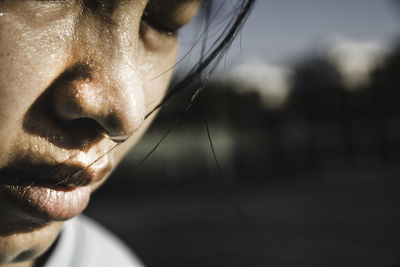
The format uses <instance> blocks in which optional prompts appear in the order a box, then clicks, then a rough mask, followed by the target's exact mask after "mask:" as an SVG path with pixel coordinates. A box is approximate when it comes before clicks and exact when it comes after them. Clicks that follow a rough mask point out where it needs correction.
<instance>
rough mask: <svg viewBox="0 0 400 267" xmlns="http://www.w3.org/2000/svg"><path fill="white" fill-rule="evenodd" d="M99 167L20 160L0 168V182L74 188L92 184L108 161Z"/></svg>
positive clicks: (106, 167)
mask: <svg viewBox="0 0 400 267" xmlns="http://www.w3.org/2000/svg"><path fill="white" fill-rule="evenodd" d="M106 160H107V164H104V165H103V166H101V167H100V168H94V167H93V165H92V164H89V165H86V166H85V165H84V164H82V163H68V164H65V163H59V164H47V163H43V164H32V163H30V162H22V163H21V162H20V163H19V164H18V165H16V166H13V167H6V168H4V169H1V170H0V183H1V184H6V185H25V186H29V185H40V186H45V187H49V188H74V187H77V186H85V185H89V184H93V183H95V182H97V181H98V180H100V179H101V178H102V176H103V174H104V172H105V171H107V170H108V169H109V168H110V162H109V161H108V159H106Z"/></svg>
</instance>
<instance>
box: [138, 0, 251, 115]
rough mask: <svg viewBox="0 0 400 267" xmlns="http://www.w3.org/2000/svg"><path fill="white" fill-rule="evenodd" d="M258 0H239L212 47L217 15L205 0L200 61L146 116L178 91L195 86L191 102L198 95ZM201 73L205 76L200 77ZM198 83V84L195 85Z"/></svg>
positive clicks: (210, 1)
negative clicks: (211, 34) (209, 41)
mask: <svg viewBox="0 0 400 267" xmlns="http://www.w3.org/2000/svg"><path fill="white" fill-rule="evenodd" d="M255 1H256V0H243V1H238V3H237V4H236V5H235V6H234V7H233V8H232V9H234V10H235V12H236V13H234V16H232V18H231V19H229V20H228V21H227V26H226V27H224V28H223V29H222V32H223V33H222V34H221V35H220V36H219V37H218V38H216V40H215V42H214V43H213V44H211V45H210V47H209V48H208V49H207V48H206V46H207V45H206V43H207V35H208V31H209V28H210V26H211V23H212V22H213V21H214V20H215V17H214V18H213V17H211V14H212V6H213V3H212V2H213V1H212V0H204V1H203V7H204V10H203V12H204V14H203V16H204V19H205V24H204V31H203V32H202V37H203V40H202V41H203V42H202V48H201V50H202V51H201V55H200V59H199V60H198V62H197V63H196V64H195V65H194V66H193V67H192V68H191V69H190V70H189V72H188V73H187V74H186V76H185V77H184V78H183V79H181V80H180V81H179V82H177V83H176V84H175V85H174V86H173V87H172V88H171V89H170V90H169V91H168V93H167V95H166V96H165V97H164V98H163V100H162V101H161V103H159V104H158V105H157V106H156V107H155V108H154V109H153V110H151V111H150V112H149V113H148V114H146V118H147V117H148V116H150V115H151V114H152V113H153V112H154V111H155V110H157V109H159V108H160V107H162V106H163V105H164V104H165V103H166V102H168V101H169V100H170V99H171V98H172V97H173V96H174V95H176V94H177V93H178V92H180V91H182V90H184V89H187V88H193V87H195V88H196V89H195V90H194V92H193V94H192V98H191V102H192V101H193V100H194V99H195V98H196V97H197V96H198V94H199V93H200V91H201V89H202V88H203V86H204V84H205V83H206V82H207V80H208V78H209V76H210V75H211V73H212V72H213V70H214V69H215V68H216V66H217V65H218V63H219V62H220V61H221V59H222V58H223V57H224V56H225V55H226V53H227V52H228V50H229V48H230V46H231V44H232V42H233V40H234V39H235V37H236V36H237V35H238V33H239V32H240V30H241V29H242V26H243V24H244V23H245V21H246V20H247V18H248V16H249V14H250V12H251V10H252V8H253V6H254V3H255ZM225 2H226V1H221V2H220V6H219V7H222V6H223V5H224V4H225ZM216 15H218V11H216ZM208 67H210V70H209V71H208V72H207V73H204V71H205V70H206V69H207V68H208ZM201 75H203V76H204V78H199V77H200V76H201ZM195 85H196V86H195Z"/></svg>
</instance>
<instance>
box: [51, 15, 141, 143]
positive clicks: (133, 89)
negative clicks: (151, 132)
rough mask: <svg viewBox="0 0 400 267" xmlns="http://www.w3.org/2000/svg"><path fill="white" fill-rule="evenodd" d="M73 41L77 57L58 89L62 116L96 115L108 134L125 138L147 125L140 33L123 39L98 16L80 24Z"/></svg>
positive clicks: (58, 110) (55, 101)
mask: <svg viewBox="0 0 400 267" xmlns="http://www.w3.org/2000/svg"><path fill="white" fill-rule="evenodd" d="M80 25H82V26H77V27H80V28H78V29H76V32H77V36H76V37H75V38H74V43H73V45H72V52H71V54H73V60H71V63H70V66H72V67H70V68H69V69H68V70H66V71H65V72H64V78H62V79H61V82H59V83H58V86H56V87H55V88H54V91H53V92H52V103H53V108H54V110H55V113H56V115H57V116H58V117H59V118H62V119H65V120H77V119H91V120H93V121H95V122H96V123H97V124H98V125H100V126H101V128H102V130H103V131H104V134H106V135H108V136H109V138H110V139H112V140H114V141H115V142H122V141H124V140H126V139H127V138H128V137H129V136H130V135H132V134H133V133H134V132H135V131H136V130H137V129H138V128H139V127H140V126H141V124H142V122H143V120H144V116H145V100H144V92H143V87H142V83H141V79H140V77H139V75H138V71H137V68H136V64H135V60H134V59H135V49H134V47H135V45H132V43H134V40H135V36H134V35H135V32H136V31H131V33H133V34H131V35H132V36H128V37H127V36H125V35H123V36H122V37H121V36H120V34H119V29H118V27H116V26H115V25H114V27H113V28H112V29H111V30H110V29H108V28H106V27H104V24H99V23H98V21H96V20H92V21H90V20H88V21H85V22H84V23H80Z"/></svg>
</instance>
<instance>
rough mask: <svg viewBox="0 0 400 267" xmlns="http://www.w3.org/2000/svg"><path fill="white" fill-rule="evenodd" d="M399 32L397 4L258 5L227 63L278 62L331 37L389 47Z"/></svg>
mask: <svg viewBox="0 0 400 267" xmlns="http://www.w3.org/2000/svg"><path fill="white" fill-rule="evenodd" d="M398 2H400V1H398ZM399 33H400V3H399V4H398V5H396V4H395V0H334V1H330V0H329V1H328V0H258V1H257V3H256V6H255V8H254V11H253V13H252V14H251V16H250V18H249V20H248V21H247V24H246V25H245V27H244V28H243V32H242V34H241V38H240V39H238V40H236V41H235V43H234V45H233V47H232V49H231V51H230V53H229V55H228V62H233V63H231V64H235V62H237V61H241V60H245V59H249V58H255V59H258V60H263V61H267V62H281V61H285V60H290V59H291V58H293V57H297V56H299V55H301V54H302V53H304V52H307V51H309V50H311V49H312V48H313V46H315V44H316V43H318V42H321V41H323V40H324V39H327V38H330V37H332V36H340V37H344V38H348V39H352V40H356V41H357V40H359V41H378V42H385V43H387V42H392V41H393V40H395V38H396V37H398V36H399V35H400V34H399ZM228 68H229V66H228Z"/></svg>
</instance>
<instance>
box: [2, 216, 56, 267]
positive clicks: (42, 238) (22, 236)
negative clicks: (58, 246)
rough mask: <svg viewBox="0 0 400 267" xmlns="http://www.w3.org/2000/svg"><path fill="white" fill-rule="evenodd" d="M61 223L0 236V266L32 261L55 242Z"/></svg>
mask: <svg viewBox="0 0 400 267" xmlns="http://www.w3.org/2000/svg"><path fill="white" fill-rule="evenodd" d="M61 228H62V222H52V223H49V224H47V225H43V226H42V227H40V228H37V229H34V230H31V231H29V232H22V233H17V234H12V235H6V236H0V265H3V264H11V263H17V262H24V261H33V260H35V259H36V258H38V257H40V256H41V255H42V254H43V253H45V252H46V251H47V250H48V249H49V247H50V246H51V245H52V244H53V242H54V241H55V240H56V238H57V236H58V234H59V233H60V231H61Z"/></svg>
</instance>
